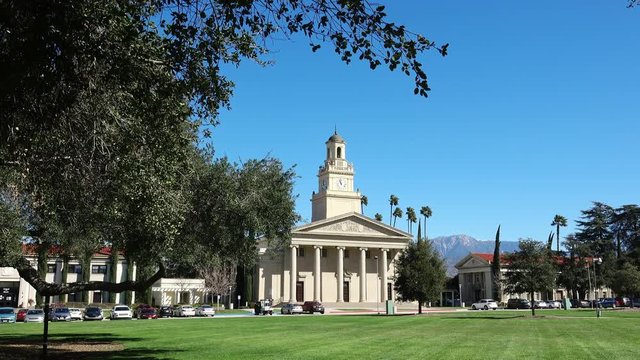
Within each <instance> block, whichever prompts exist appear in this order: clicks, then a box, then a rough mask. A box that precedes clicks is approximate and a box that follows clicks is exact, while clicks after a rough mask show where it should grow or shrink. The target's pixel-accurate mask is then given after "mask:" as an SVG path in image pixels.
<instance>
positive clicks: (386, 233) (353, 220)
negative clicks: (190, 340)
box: [294, 213, 412, 240]
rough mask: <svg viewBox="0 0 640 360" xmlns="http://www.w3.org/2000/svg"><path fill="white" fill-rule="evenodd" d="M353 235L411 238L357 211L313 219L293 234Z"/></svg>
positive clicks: (407, 234) (409, 235)
mask: <svg viewBox="0 0 640 360" xmlns="http://www.w3.org/2000/svg"><path fill="white" fill-rule="evenodd" d="M295 234H298V235H301V234H313V235H323V234H324V235H336V234H339V235H343V236H348V235H354V236H368V237H385V238H389V237H392V238H406V239H407V240H409V239H411V238H412V235H411V234H409V233H406V232H404V231H401V230H398V229H396V228H394V227H391V226H388V225H385V224H383V223H381V222H379V221H376V220H373V219H370V218H368V217H366V216H363V215H360V214H358V213H348V214H343V215H339V216H335V217H332V218H329V219H324V220H319V221H314V222H312V223H310V224H306V225H303V226H300V227H298V228H297V229H295V230H294V235H295Z"/></svg>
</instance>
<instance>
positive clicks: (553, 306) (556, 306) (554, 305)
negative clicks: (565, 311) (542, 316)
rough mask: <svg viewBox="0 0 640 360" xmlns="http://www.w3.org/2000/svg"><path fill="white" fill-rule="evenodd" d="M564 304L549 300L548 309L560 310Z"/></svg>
mask: <svg viewBox="0 0 640 360" xmlns="http://www.w3.org/2000/svg"><path fill="white" fill-rule="evenodd" d="M561 306H562V304H561V303H560V301H558V300H547V307H548V308H549V309H560V307H561Z"/></svg>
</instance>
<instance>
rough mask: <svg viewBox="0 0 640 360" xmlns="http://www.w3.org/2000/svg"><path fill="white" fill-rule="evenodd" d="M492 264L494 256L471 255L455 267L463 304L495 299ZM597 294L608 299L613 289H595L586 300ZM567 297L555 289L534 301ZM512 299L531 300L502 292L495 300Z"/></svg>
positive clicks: (563, 290) (505, 268) (504, 270)
mask: <svg viewBox="0 0 640 360" xmlns="http://www.w3.org/2000/svg"><path fill="white" fill-rule="evenodd" d="M558 261H564V259H563V258H558ZM589 261H592V260H590V258H589V259H587V262H589ZM492 263H493V254H487V253H471V254H469V255H467V256H465V257H464V258H462V260H460V261H458V263H457V264H456V265H455V267H456V269H457V270H458V281H459V284H460V287H461V290H462V302H464V303H466V304H467V305H469V304H471V303H473V302H476V301H478V300H480V299H485V298H492V297H493V282H492V275H491V264H492ZM508 266H509V264H508V263H506V262H503V261H501V266H500V271H501V274H502V275H501V278H504V273H505V272H506V271H507V268H508ZM591 276H592V275H591ZM596 292H597V294H598V297H606V296H607V294H609V296H610V295H611V294H612V293H611V289H608V288H606V287H602V286H600V287H598V289H597V290H595V289H594V290H592V291H591V292H590V293H589V294H587V299H585V300H591V299H595V298H596ZM567 297H568V298H571V294H567V290H566V289H563V288H558V289H553V290H552V291H550V292H548V293H540V292H536V293H535V294H534V300H562V299H563V298H567ZM510 298H523V299H529V294H507V293H505V292H501V294H500V299H495V300H498V301H504V302H506V301H507V299H510Z"/></svg>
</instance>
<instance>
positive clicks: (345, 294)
mask: <svg viewBox="0 0 640 360" xmlns="http://www.w3.org/2000/svg"><path fill="white" fill-rule="evenodd" d="M342 301H344V302H349V282H348V281H345V282H344V283H342Z"/></svg>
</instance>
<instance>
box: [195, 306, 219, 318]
mask: <svg viewBox="0 0 640 360" xmlns="http://www.w3.org/2000/svg"><path fill="white" fill-rule="evenodd" d="M215 314H216V311H215V310H214V309H213V306H211V305H201V306H198V307H197V308H196V316H214V315H215Z"/></svg>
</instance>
